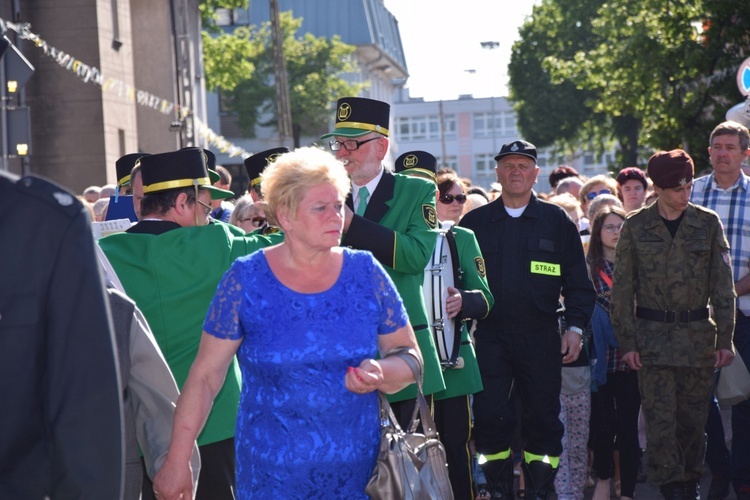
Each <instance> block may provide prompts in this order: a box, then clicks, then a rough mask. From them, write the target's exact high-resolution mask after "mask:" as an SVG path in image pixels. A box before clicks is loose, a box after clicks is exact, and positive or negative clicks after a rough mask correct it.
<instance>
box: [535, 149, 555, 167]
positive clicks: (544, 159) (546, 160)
mask: <svg viewBox="0 0 750 500" xmlns="http://www.w3.org/2000/svg"><path fill="white" fill-rule="evenodd" d="M553 161H554V156H553V155H552V154H550V152H549V151H548V150H544V149H542V150H541V151H539V152H537V155H536V165H537V166H538V167H540V168H544V167H546V166H547V165H550V164H552V162H553Z"/></svg>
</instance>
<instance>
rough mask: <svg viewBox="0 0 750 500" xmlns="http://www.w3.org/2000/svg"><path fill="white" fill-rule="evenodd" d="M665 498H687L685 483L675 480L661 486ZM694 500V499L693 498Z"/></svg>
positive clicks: (669, 499) (674, 499)
mask: <svg viewBox="0 0 750 500" xmlns="http://www.w3.org/2000/svg"><path fill="white" fill-rule="evenodd" d="M659 490H660V491H661V494H662V496H663V497H664V500H685V499H686V497H685V483H680V482H674V483H667V484H663V485H661V486H660V487H659ZM691 500H692V499H691Z"/></svg>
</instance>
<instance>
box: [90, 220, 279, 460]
mask: <svg viewBox="0 0 750 500" xmlns="http://www.w3.org/2000/svg"><path fill="white" fill-rule="evenodd" d="M165 225H166V227H167V228H169V227H170V226H176V224H173V223H169V222H157V221H155V222H152V221H142V222H139V223H138V224H136V226H134V227H133V228H131V230H132V229H136V228H138V226H141V227H146V228H147V227H149V226H160V227H162V226H165ZM154 232H159V233H160V234H153V233H154ZM282 238H283V236H282V235H281V233H277V234H276V235H273V236H268V237H266V236H256V235H253V236H250V235H246V236H238V235H236V234H235V233H234V232H233V231H232V230H230V229H228V227H227V225H226V224H210V225H208V226H193V227H179V226H178V227H176V228H172V229H170V230H167V231H165V232H160V230H159V229H156V230H155V231H151V232H130V233H117V234H113V235H110V236H107V237H105V238H102V239H101V240H99V245H100V246H101V248H102V250H103V251H104V253H105V254H106V256H107V258H108V259H109V261H110V263H111V264H112V267H113V268H114V270H115V272H116V273H117V276H118V277H119V278H120V281H121V282H122V285H123V287H124V288H125V291H126V292H127V294H128V295H129V296H130V297H131V298H132V299H133V300H134V301H135V303H136V304H137V305H138V307H139V308H140V309H141V311H142V312H143V315H144V316H145V317H146V319H147V320H148V323H149V326H150V327H151V330H152V331H153V333H154V337H155V338H156V341H157V343H158V344H159V347H160V348H161V351H162V353H163V354H164V357H165V359H166V360H167V364H168V365H169V367H170V369H171V370H172V374H173V375H174V378H175V380H176V381H177V385H178V386H179V387H180V388H182V385H183V384H184V383H185V380H186V379H187V375H188V372H189V371H190V366H191V365H192V363H193V361H194V360H195V356H196V355H197V353H198V346H199V344H200V340H201V334H202V332H203V320H204V319H205V316H206V312H207V310H208V306H209V304H210V302H211V299H212V298H213V296H214V293H215V292H216V287H217V285H218V284H219V281H220V280H221V277H222V276H223V275H224V273H225V272H226V271H227V269H229V266H230V265H231V264H232V262H234V260H235V259H236V258H237V257H240V256H243V255H247V254H249V253H252V252H254V251H255V250H258V249H259V248H263V247H266V246H270V245H272V244H275V243H279V242H280V241H281V239H282ZM239 395H240V371H239V367H238V366H237V361H236V360H233V361H232V363H231V365H230V367H229V370H228V373H227V377H226V380H225V381H224V386H223V387H222V389H221V390H220V391H219V393H218V394H217V396H216V399H215V400H214V403H213V407H212V409H211V413H210V415H209V417H208V420H207V421H206V425H205V427H204V428H203V431H202V432H201V434H200V436H198V445H199V446H203V445H206V444H210V443H215V442H218V441H222V440H225V439H229V438H231V437H232V436H234V426H235V420H236V416H237V406H238V402H239Z"/></svg>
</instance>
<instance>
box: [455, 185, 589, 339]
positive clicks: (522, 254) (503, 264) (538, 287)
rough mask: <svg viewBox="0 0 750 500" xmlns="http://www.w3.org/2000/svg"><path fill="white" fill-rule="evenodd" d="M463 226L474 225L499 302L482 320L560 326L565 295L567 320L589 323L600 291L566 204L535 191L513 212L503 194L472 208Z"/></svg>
mask: <svg viewBox="0 0 750 500" xmlns="http://www.w3.org/2000/svg"><path fill="white" fill-rule="evenodd" d="M460 224H461V226H463V227H467V228H469V229H471V230H472V231H474V234H475V235H476V238H477V241H478V242H479V248H480V249H481V250H482V255H483V256H484V260H485V264H486V268H487V281H488V283H489V285H490V291H491V292H492V295H493V296H494V297H495V306H494V307H493V308H492V310H491V311H490V314H489V316H488V317H487V318H486V319H485V320H484V321H480V325H482V324H484V326H488V327H491V328H495V329H498V330H506V331H516V332H525V331H528V330H529V329H530V328H534V327H537V326H541V327H545V326H550V327H556V325H557V309H558V307H559V300H560V295H562V296H563V297H564V301H565V321H566V324H567V325H568V326H576V327H578V328H581V329H583V328H585V327H586V326H587V325H588V324H589V320H590V319H591V314H592V313H593V309H594V301H595V300H596V292H595V291H594V287H593V285H592V284H591V280H590V279H589V275H588V270H587V268H586V260H585V258H584V255H583V246H582V245H581V238H580V236H579V235H578V230H577V228H576V226H575V224H574V223H573V221H571V220H570V218H569V217H568V215H567V214H566V213H565V211H564V210H563V209H561V208H560V207H557V206H555V205H552V204H551V203H546V202H543V201H540V200H538V199H537V198H536V197H535V196H533V195H532V196H531V199H530V200H529V204H528V205H527V206H526V209H525V210H524V212H523V214H522V215H521V216H520V217H518V218H513V217H511V216H510V215H508V213H507V212H506V211H505V206H504V204H503V200H502V198H498V199H497V200H495V201H493V202H491V203H489V204H487V205H484V206H482V207H479V208H476V209H474V210H472V211H470V212H468V213H467V214H466V215H465V216H464V217H463V219H461V222H460Z"/></svg>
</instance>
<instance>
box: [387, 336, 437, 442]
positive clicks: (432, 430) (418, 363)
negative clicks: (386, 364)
mask: <svg viewBox="0 0 750 500" xmlns="http://www.w3.org/2000/svg"><path fill="white" fill-rule="evenodd" d="M388 356H397V357H399V358H401V359H403V360H404V361H405V362H406V364H407V365H409V368H411V371H412V373H413V374H414V380H415V381H416V384H417V401H416V404H415V405H414V412H413V413H412V415H411V421H410V423H409V428H408V430H407V432H408V433H410V434H413V433H414V432H415V431H416V430H417V426H418V425H419V422H420V417H421V421H422V429H423V430H424V435H425V436H426V437H428V438H436V439H437V436H438V433H437V428H436V427H435V421H434V420H433V418H432V414H430V407H429V405H428V404H427V399H426V398H425V397H424V393H423V392H422V376H423V364H422V360H421V359H420V358H419V355H418V354H417V352H416V351H415V350H414V349H412V348H408V347H396V348H395V349H392V350H390V351H388V353H387V354H386V355H385V357H388ZM380 402H381V410H382V409H383V403H385V405H386V407H387V412H388V415H389V417H390V418H391V419H392V421H393V422H394V424H395V426H396V427H397V428H399V429H400V427H399V425H398V422H396V420H395V416H394V414H393V410H392V409H391V405H390V404H389V403H388V398H386V397H385V395H383V393H382V392H381V393H380Z"/></svg>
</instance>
